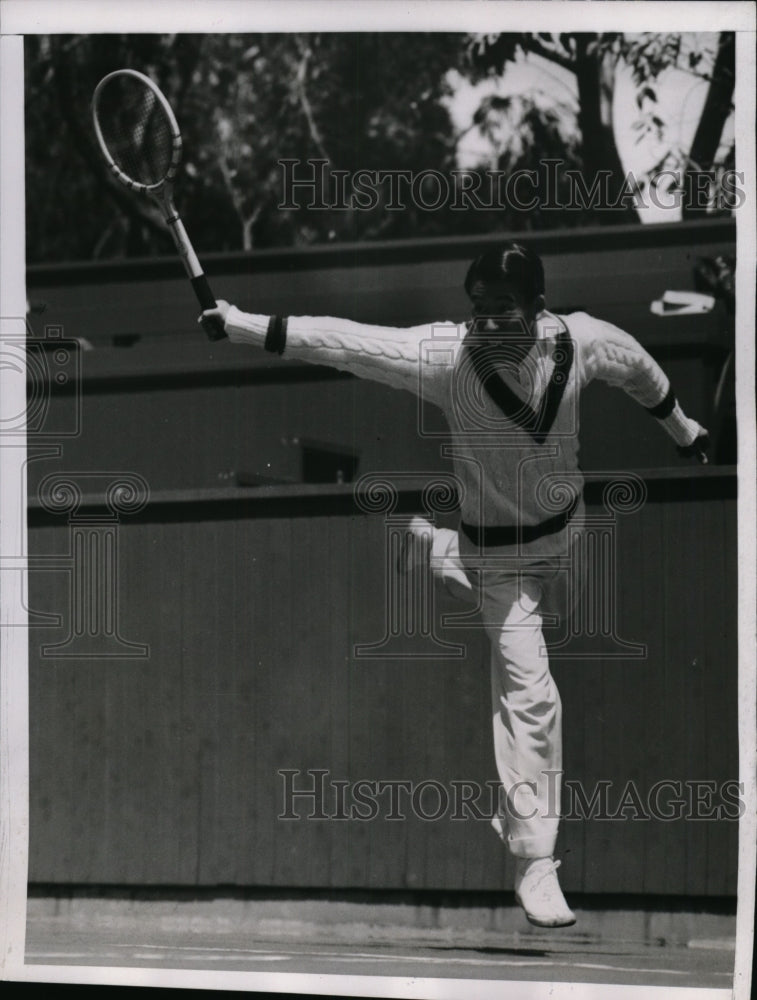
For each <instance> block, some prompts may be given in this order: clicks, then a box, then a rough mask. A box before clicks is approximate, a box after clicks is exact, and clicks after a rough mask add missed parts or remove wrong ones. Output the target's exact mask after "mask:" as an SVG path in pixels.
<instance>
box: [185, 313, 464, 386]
mask: <svg viewBox="0 0 757 1000" xmlns="http://www.w3.org/2000/svg"><path fill="white" fill-rule="evenodd" d="M214 318H217V319H220V320H221V321H222V322H223V326H224V330H225V332H226V334H227V335H228V337H229V340H231V341H232V343H237V344H251V345H253V346H256V347H260V348H263V349H264V350H267V351H271V352H273V353H275V354H279V355H283V356H284V357H285V358H291V359H293V360H299V361H306V362H309V363H311V364H318V365H327V366H329V367H331V368H338V369H340V370H342V371H348V372H350V373H352V374H353V375H357V376H358V377H360V378H367V379H370V380H371V381H374V382H381V383H384V384H385V385H390V386H392V387H393V388H397V389H407V390H409V391H410V392H413V393H416V394H420V393H422V394H423V397H424V399H428V401H429V402H432V403H439V402H440V401H441V399H442V398H443V394H444V391H445V385H446V380H447V379H448V377H449V373H450V371H451V367H449V366H443V365H439V364H438V363H432V362H431V361H430V360H429V352H428V349H427V348H428V345H429V344H430V343H431V338H432V336H433V335H434V333H435V332H436V333H437V336H438V327H439V324H434V325H433V326H432V325H431V324H423V325H422V326H416V327H407V328H401V327H390V326H374V325H371V324H369V323H356V322H354V321H353V320H347V319H337V318H336V317H333V316H266V315H260V314H256V313H246V312H242V311H241V310H240V309H237V308H236V306H233V305H230V304H229V303H228V302H226V301H224V300H219V301H218V303H217V304H216V308H215V309H208V310H206V311H204V312H203V313H202V315H201V316H200V322H201V323H202V324H203V326H204V325H205V324H206V323H207V322H213V320H214ZM449 326H450V329H451V330H455V329H456V327H455V326H454V324H449ZM435 358H436V359H438V352H436V355H435Z"/></svg>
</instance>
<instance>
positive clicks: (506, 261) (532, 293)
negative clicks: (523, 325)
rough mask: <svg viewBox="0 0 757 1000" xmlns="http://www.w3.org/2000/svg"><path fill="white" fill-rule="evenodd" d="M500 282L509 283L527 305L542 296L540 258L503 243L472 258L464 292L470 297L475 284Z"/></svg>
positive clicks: (526, 249)
mask: <svg viewBox="0 0 757 1000" xmlns="http://www.w3.org/2000/svg"><path fill="white" fill-rule="evenodd" d="M503 278H507V279H508V281H512V282H513V283H514V284H515V287H516V288H517V289H518V291H519V292H520V294H521V295H522V296H523V298H524V299H525V300H526V301H527V302H532V301H533V300H534V299H535V298H536V296H537V295H543V294H544V266H543V264H542V262H541V257H539V255H538V254H537V253H534V251H533V250H529V249H528V247H524V246H521V244H520V243H505V244H504V245H503V246H499V247H494V248H492V249H491V250H487V251H486V252H485V253H482V254H481V255H480V256H479V257H476V259H475V260H474V261H473V263H472V264H471V266H470V267H469V268H468V273H467V274H466V276H465V291H466V293H467V294H468V296H470V294H471V291H472V290H473V286H474V285H475V284H476V282H478V281H483V282H486V283H488V282H496V281H501V280H502V279H503Z"/></svg>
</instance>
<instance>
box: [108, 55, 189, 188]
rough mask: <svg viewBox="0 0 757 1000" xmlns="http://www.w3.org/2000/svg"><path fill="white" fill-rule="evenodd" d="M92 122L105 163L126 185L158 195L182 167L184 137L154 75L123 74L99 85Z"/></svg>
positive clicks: (125, 71) (111, 75) (124, 71)
mask: <svg viewBox="0 0 757 1000" xmlns="http://www.w3.org/2000/svg"><path fill="white" fill-rule="evenodd" d="M92 121H93V124H94V129H95V135H96V136H97V141H98V144H99V146H100V150H101V151H102V154H103V156H104V157H105V161H106V162H107V164H108V166H109V167H110V169H111V171H112V173H113V174H115V176H116V177H117V178H118V180H120V181H121V183H122V184H125V185H126V186H127V187H130V188H131V189H132V190H134V191H140V192H146V193H156V192H159V191H160V189H161V188H163V187H164V185H166V184H167V183H168V182H169V181H171V179H172V178H173V176H174V174H175V173H176V170H177V168H178V166H179V163H180V162H181V132H180V131H179V125H178V122H177V121H176V117H175V115H174V113H173V111H172V109H171V105H170V104H169V103H168V101H167V100H166V98H165V97H164V95H163V93H162V92H161V90H160V89H159V88H158V86H157V84H155V83H154V82H153V81H152V80H151V79H150V78H149V77H148V76H145V74H144V73H139V72H138V71H137V70H134V69H119V70H116V71H115V72H113V73H109V74H108V75H107V76H105V77H103V79H102V80H101V81H100V82H99V83H98V85H97V87H96V88H95V92H94V94H93V96H92Z"/></svg>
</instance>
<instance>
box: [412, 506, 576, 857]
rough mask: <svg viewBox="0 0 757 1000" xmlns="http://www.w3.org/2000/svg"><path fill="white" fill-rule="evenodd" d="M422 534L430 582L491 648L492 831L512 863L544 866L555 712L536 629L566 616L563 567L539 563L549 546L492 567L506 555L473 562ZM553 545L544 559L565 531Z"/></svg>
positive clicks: (556, 801) (553, 818)
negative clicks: (467, 610) (476, 617)
mask: <svg viewBox="0 0 757 1000" xmlns="http://www.w3.org/2000/svg"><path fill="white" fill-rule="evenodd" d="M428 530H429V531H430V532H431V536H432V537H431V544H430V546H429V550H430V556H431V569H432V572H433V575H434V577H435V578H437V579H439V580H441V582H442V583H443V584H444V586H445V587H446V588H447V590H448V591H449V592H450V593H451V594H453V595H454V596H455V597H458V598H460V599H463V600H466V601H468V602H471V601H472V602H475V603H477V604H478V605H479V606H480V609H481V618H482V622H483V627H484V629H485V630H486V633H487V635H488V638H489V642H490V646H491V694H492V721H493V730H494V754H495V758H496V765H497V772H498V775H499V779H500V781H501V782H502V792H503V793H504V794H502V795H501V801H500V805H499V815H498V816H496V817H495V819H494V821H493V825H494V827H495V829H496V830H497V832H498V834H499V835H500V837H501V838H502V840H503V841H504V842H505V843H506V844H507V846H508V848H509V849H510V851H511V852H512V853H513V854H514V855H515V856H516V857H521V858H540V857H549V856H551V855H552V854H553V853H554V848H555V841H556V839H557V829H558V823H559V814H560V787H561V778H562V706H561V702H560V694H559V692H558V690H557V686H556V685H555V682H554V679H553V677H552V674H551V673H550V670H549V660H548V655H547V650H546V645H545V638H544V629H543V623H544V616H545V615H556V616H562V615H565V614H567V613H568V612H569V610H570V607H571V600H570V598H569V594H568V586H567V578H566V574H565V573H564V568H565V560H563V561H562V569H563V571H561V569H560V562H559V560H558V558H557V556H555V555H552V556H550V555H546V554H544V550H545V549H547V550H549V548H550V546H549V545H547V546H545V545H541V546H536V547H535V550H532V551H531V553H530V554H521V555H519V556H518V558H517V560H512V559H510V560H508V559H504V560H501V562H502V565H497V559H498V557H502V556H507V555H508V553H514V552H515V549H514V548H513V547H507V548H505V547H503V548H498V549H487V550H486V555H485V556H482V554H481V552H480V551H479V550H477V549H476V548H475V546H474V545H473V544H472V543H471V542H470V541H469V540H468V538H467V536H466V535H465V534H463V533H462V532H460V533H459V534H458V532H456V531H451V530H450V529H448V528H434V527H433V526H431V525H429V528H428ZM560 536H561V537H560V538H555V539H553V541H552V546H551V548H552V551H553V552H557V551H559V546H560V542H562V545H563V546H567V545H568V544H570V543H569V541H568V532H567V531H565V530H564V531H563V532H561V533H560ZM539 549H541V550H542V551H541V552H540V551H539ZM522 551H523V552H524V553H525V552H527V548H526V549H524V550H522Z"/></svg>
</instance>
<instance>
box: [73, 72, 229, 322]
mask: <svg viewBox="0 0 757 1000" xmlns="http://www.w3.org/2000/svg"><path fill="white" fill-rule="evenodd" d="M92 118H93V121H94V126H95V134H96V136H97V141H98V142H99V144H100V149H101V150H102V153H103V156H104V157H105V160H106V162H107V164H108V166H109V167H110V169H111V171H112V173H113V174H115V176H116V177H117V178H118V180H119V181H121V183H122V184H125V185H126V187H128V188H131V190H132V191H136V192H137V193H139V194H145V195H148V196H149V197H150V198H152V199H153V200H154V201H155V202H156V203H157V205H158V207H159V208H160V210H161V212H162V214H163V218H164V219H165V221H166V225H167V226H168V229H169V231H170V233H171V236H172V237H173V240H174V243H175V244H176V249H177V250H178V251H179V256H180V257H181V259H182V261H183V262H184V267H185V268H186V271H187V274H188V275H189V280H190V282H191V285H192V288H194V291H195V294H196V296H197V299H198V301H199V303H200V305H201V306H202V308H203V310H205V309H214V308H215V305H216V300H215V297H214V295H213V293H212V292H211V290H210V286H209V285H208V281H207V278H206V277H205V275H204V274H203V270H202V267H201V266H200V262H199V260H198V259H197V255H196V254H195V252H194V250H193V249H192V244H191V243H190V241H189V237H188V236H187V231H186V229H185V228H184V225H183V224H182V221H181V219H180V218H179V214H178V212H177V211H176V206H175V205H174V203H173V178H174V176H175V174H176V171H177V169H178V166H179V163H180V162H181V133H180V131H179V126H178V123H177V121H176V118H175V116H174V113H173V111H172V110H171V106H170V104H169V103H168V101H167V100H166V98H165V97H164V96H163V94H162V93H161V92H160V90H159V89H158V87H157V86H156V85H155V84H154V83H153V82H152V80H151V79H150V78H149V77H147V76H145V75H144V74H143V73H138V72H137V71H136V70H133V69H119V70H116V72H115V73H109V74H108V75H107V76H106V77H103V79H102V80H101V81H100V82H99V83H98V85H97V87H96V88H95V93H94V96H93V98H92ZM203 328H204V329H205V331H206V333H207V334H208V337H210V339H211V340H220V339H221V338H222V337H225V336H226V334H225V332H224V329H223V324H222V323H221V321H220V319H219V320H218V321H217V322H213V323H210V324H209V323H207V322H206V323H204V324H203Z"/></svg>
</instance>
